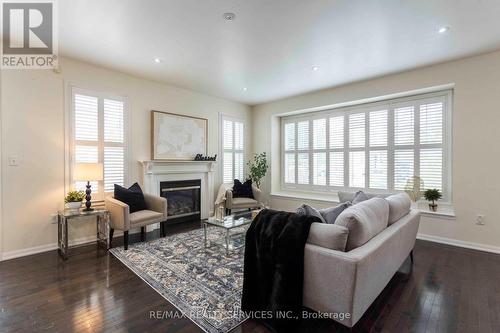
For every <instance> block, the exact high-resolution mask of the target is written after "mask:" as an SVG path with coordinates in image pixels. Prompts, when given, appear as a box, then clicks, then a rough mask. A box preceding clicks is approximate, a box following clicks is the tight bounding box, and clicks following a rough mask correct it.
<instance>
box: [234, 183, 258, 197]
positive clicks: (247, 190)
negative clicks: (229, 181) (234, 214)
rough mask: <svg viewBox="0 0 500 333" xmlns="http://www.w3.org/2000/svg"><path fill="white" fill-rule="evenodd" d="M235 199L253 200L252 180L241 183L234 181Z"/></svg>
mask: <svg viewBox="0 0 500 333" xmlns="http://www.w3.org/2000/svg"><path fill="white" fill-rule="evenodd" d="M233 198H251V199H253V191H252V180H251V179H247V180H246V181H245V182H244V183H241V182H240V181H239V180H238V179H235V180H234V185H233Z"/></svg>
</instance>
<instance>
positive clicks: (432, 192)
mask: <svg viewBox="0 0 500 333" xmlns="http://www.w3.org/2000/svg"><path fill="white" fill-rule="evenodd" d="M442 196H443V195H442V194H441V192H439V190H438V189H437V188H434V189H428V190H426V191H425V192H424V197H425V199H426V200H427V201H430V202H432V203H429V209H430V210H431V211H433V212H435V211H437V207H438V205H437V204H436V201H438V200H439V199H441V197H442Z"/></svg>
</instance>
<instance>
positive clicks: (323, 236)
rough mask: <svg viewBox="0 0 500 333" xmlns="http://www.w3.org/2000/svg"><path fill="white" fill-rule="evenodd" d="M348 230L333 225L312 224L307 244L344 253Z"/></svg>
mask: <svg viewBox="0 0 500 333" xmlns="http://www.w3.org/2000/svg"><path fill="white" fill-rule="evenodd" d="M348 234H349V230H348V229H347V228H346V227H342V226H339V225H335V224H326V223H317V222H315V223H313V224H311V229H310V230H309V237H308V238H307V242H308V243H309V244H313V245H317V246H321V247H324V248H327V249H331V250H337V251H345V246H346V244H347V236H348Z"/></svg>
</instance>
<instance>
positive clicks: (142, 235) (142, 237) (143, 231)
mask: <svg viewBox="0 0 500 333" xmlns="http://www.w3.org/2000/svg"><path fill="white" fill-rule="evenodd" d="M145 235H146V227H141V242H144V239H145V238H146V237H145Z"/></svg>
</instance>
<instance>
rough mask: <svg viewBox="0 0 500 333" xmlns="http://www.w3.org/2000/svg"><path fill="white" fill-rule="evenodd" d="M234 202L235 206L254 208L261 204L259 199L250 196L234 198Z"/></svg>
mask: <svg viewBox="0 0 500 333" xmlns="http://www.w3.org/2000/svg"><path fill="white" fill-rule="evenodd" d="M232 204H233V205H232V207H233V208H254V207H258V206H259V203H258V202H257V200H255V199H250V198H233V201H232Z"/></svg>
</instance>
